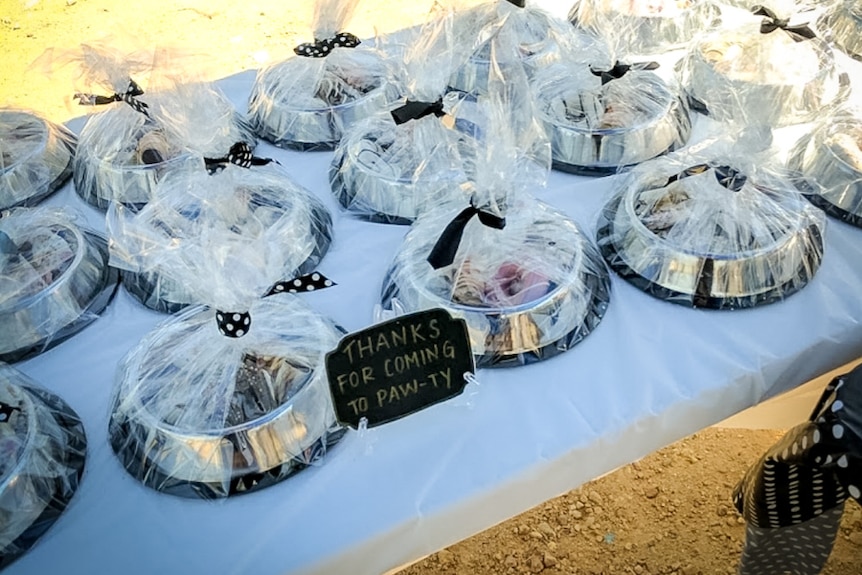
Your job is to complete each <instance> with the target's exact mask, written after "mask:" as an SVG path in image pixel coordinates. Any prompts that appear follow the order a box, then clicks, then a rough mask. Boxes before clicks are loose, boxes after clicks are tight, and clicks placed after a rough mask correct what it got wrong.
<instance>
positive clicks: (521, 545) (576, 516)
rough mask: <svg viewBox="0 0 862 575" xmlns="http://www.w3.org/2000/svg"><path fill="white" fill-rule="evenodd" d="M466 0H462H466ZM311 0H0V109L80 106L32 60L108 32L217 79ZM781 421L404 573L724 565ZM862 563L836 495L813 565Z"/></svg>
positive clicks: (64, 82) (631, 469)
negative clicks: (748, 482)
mask: <svg viewBox="0 0 862 575" xmlns="http://www.w3.org/2000/svg"><path fill="white" fill-rule="evenodd" d="M474 3H475V0H474ZM430 4H431V1H430V0H424V1H416V0H412V1H410V2H407V1H403V0H364V1H363V2H361V4H360V6H359V8H358V10H357V14H356V17H355V19H354V23H353V24H352V25H351V26H350V27H349V29H350V30H351V31H352V32H354V33H355V34H358V35H359V36H368V35H371V34H373V33H374V31H375V30H378V31H381V32H389V31H392V30H395V29H398V28H401V27H404V26H408V25H412V24H415V23H418V22H419V21H421V20H422V19H423V17H424V15H425V14H426V13H427V10H428V8H429V7H430ZM310 16H311V1H310V0H301V1H300V0H293V1H288V2H284V1H275V0H269V1H264V0H244V1H243V2H230V1H227V0H208V1H200V0H179V1H171V0H146V1H137V2H130V3H119V2H115V1H109V0H43V1H41V2H32V1H31V2H29V6H28V3H27V2H25V1H24V0H0V53H2V55H3V56H2V57H3V73H2V76H0V106H2V105H14V106H23V107H27V108H30V109H33V110H37V111H39V112H41V113H42V114H44V115H46V116H48V117H49V118H51V119H53V120H56V121H65V120H68V119H69V118H71V117H74V116H78V115H80V110H79V109H75V108H74V106H73V105H72V103H71V94H72V93H73V92H74V86H75V81H74V77H73V75H72V74H71V71H70V70H68V69H60V70H55V71H54V73H53V74H52V75H51V76H47V75H45V74H44V73H43V72H44V70H42V69H40V68H39V67H38V66H37V67H36V68H34V67H32V66H31V63H32V62H33V61H34V60H36V59H37V58H38V57H39V56H40V54H42V53H43V52H44V51H45V50H46V49H48V48H52V47H53V48H55V49H56V50H58V51H59V52H62V51H63V50H68V49H71V48H74V47H75V46H77V45H79V44H80V43H82V42H92V41H94V40H98V39H100V38H102V37H104V36H106V35H108V34H110V35H111V36H112V37H113V38H114V39H116V40H117V41H119V42H121V43H123V44H125V45H134V44H137V45H138V47H146V46H148V45H158V46H160V47H167V48H170V49H176V50H181V51H184V52H190V51H191V52H200V53H206V52H209V55H208V56H207V57H206V58H198V59H196V60H195V66H194V68H193V72H194V73H195V74H198V75H199V76H200V77H201V78H207V79H216V78H220V77H224V76H228V75H230V74H232V73H235V72H239V71H242V70H245V69H249V68H257V67H259V66H260V65H261V64H264V63H266V62H269V61H272V60H276V59H281V58H284V57H286V56H288V55H289V54H290V53H291V51H292V48H293V46H294V45H296V44H297V43H298V42H300V41H305V40H307V39H308V34H307V31H308V30H309V20H310ZM781 433H782V431H780V430H766V431H763V430H761V431H752V430H739V429H732V430H731V429H717V428H712V429H707V430H705V431H703V432H701V433H699V434H697V435H695V436H692V437H690V438H687V439H685V440H683V441H681V442H679V443H677V444H674V445H672V446H669V447H667V448H665V449H663V450H661V451H659V452H657V453H655V454H653V455H651V456H649V457H647V458H645V459H644V460H642V461H640V462H638V463H635V464H632V465H629V466H627V467H625V468H623V469H620V470H619V471H617V472H615V473H613V474H611V475H608V476H606V477H603V478H601V479H599V480H597V481H594V482H592V483H590V484H588V485H585V486H584V487H583V488H581V489H579V490H576V491H573V492H571V493H568V494H565V495H563V496H562V497H560V498H557V499H554V500H552V501H549V502H547V503H545V504H543V505H541V506H539V507H538V508H535V509H533V510H531V511H529V512H527V513H525V514H523V515H521V516H518V517H515V518H513V519H511V520H510V521H507V522H505V523H503V524H501V525H498V526H496V527H494V528H492V529H489V530H488V531H485V532H483V533H480V534H478V535H476V536H475V537H473V538H471V539H468V540H467V541H464V542H462V543H460V544H458V545H455V546H453V547H451V548H449V549H447V550H443V551H440V552H439V553H435V554H434V555H432V556H431V557H429V558H427V559H426V560H424V561H422V562H420V563H417V564H415V565H413V566H411V567H409V568H407V569H406V571H405V572H404V575H431V574H440V575H444V574H459V575H462V574H463V575H484V574H488V575H491V574H522V573H545V574H547V575H576V574H603V575H610V574H614V575H617V574H631V573H633V574H636V575H658V574H665V575H671V574H673V575H693V574H702V575H712V574H719V575H725V574H727V575H730V574H732V573H735V566H736V563H737V560H738V557H739V552H740V549H741V546H742V541H743V534H744V526H743V525H742V524H741V520H740V519H739V518H738V517H737V515H736V513H735V511H734V510H733V509H732V507H731V505H730V496H731V490H732V488H733V486H734V485H735V483H736V482H737V480H738V479H739V478H740V477H741V476H742V475H743V473H744V472H745V470H746V468H747V467H748V466H749V465H751V464H752V463H753V462H754V461H756V460H757V458H758V457H759V455H760V454H761V453H762V452H763V451H764V450H765V449H766V448H767V447H768V446H769V445H771V444H772V443H773V442H774V441H775V440H776V439H777V438H778V437H779V436H780V435H781ZM860 572H862V510H860V509H859V507H858V506H857V505H856V504H851V505H848V507H847V511H846V512H845V515H844V521H843V524H842V528H841V532H840V534H839V537H838V541H837V544H836V547H835V550H834V552H833V554H832V557H831V558H830V561H829V564H828V567H827V569H826V571H825V573H827V574H829V575H859V573H860Z"/></svg>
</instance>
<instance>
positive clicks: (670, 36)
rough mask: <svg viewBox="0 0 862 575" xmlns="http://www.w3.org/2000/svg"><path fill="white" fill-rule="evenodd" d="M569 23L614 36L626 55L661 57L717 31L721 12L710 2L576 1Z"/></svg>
mask: <svg viewBox="0 0 862 575" xmlns="http://www.w3.org/2000/svg"><path fill="white" fill-rule="evenodd" d="M569 20H570V21H571V22H572V24H574V25H575V26H577V27H579V28H584V29H587V30H591V31H593V32H595V33H598V34H601V35H605V36H612V38H613V39H614V40H615V41H619V42H621V43H622V44H623V45H624V46H625V51H626V52H627V53H630V54H635V55H659V54H663V53H665V52H667V51H670V50H675V49H679V48H683V47H685V46H686V44H688V42H690V41H691V40H692V39H693V38H696V37H697V36H698V35H699V34H702V33H703V32H706V31H708V30H710V29H713V28H715V27H717V26H718V25H719V23H720V21H721V9H720V7H719V6H718V5H717V3H715V2H712V1H710V0H576V2H575V3H574V5H573V6H572V9H571V10H570V12H569Z"/></svg>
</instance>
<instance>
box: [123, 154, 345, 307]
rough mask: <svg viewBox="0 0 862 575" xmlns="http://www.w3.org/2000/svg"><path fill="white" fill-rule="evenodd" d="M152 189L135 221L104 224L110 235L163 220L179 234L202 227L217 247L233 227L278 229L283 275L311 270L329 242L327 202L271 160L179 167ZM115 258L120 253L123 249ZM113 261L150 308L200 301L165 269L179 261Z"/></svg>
mask: <svg viewBox="0 0 862 575" xmlns="http://www.w3.org/2000/svg"><path fill="white" fill-rule="evenodd" d="M213 178H218V179H220V180H229V184H228V185H226V186H220V187H219V190H221V191H222V193H219V192H217V191H213ZM156 194H157V195H158V196H159V198H160V199H159V201H157V202H153V203H150V204H148V205H147V206H145V207H143V208H142V209H141V210H140V211H138V212H137V213H136V214H135V216H134V219H133V222H131V223H125V224H123V225H119V226H114V225H113V223H111V224H109V229H110V231H111V234H112V237H116V234H124V233H127V232H126V230H127V228H128V225H132V226H134V228H136V229H139V228H141V227H145V228H148V229H150V230H151V231H152V233H158V230H160V229H164V228H165V227H166V228H167V229H171V230H175V231H177V232H178V235H179V239H183V238H185V237H194V236H195V235H197V234H206V235H207V237H208V238H210V239H211V240H212V246H213V249H218V246H219V245H222V243H223V242H228V241H230V238H231V237H232V236H233V235H234V234H237V233H239V234H241V235H248V236H262V235H264V234H267V233H271V232H272V231H277V234H276V235H273V241H278V242H280V243H281V244H282V245H283V249H281V250H280V252H279V253H281V255H282V258H283V259H282V261H280V262H278V265H279V267H280V269H281V273H282V277H284V278H289V277H293V276H294V275H302V274H305V273H308V272H311V271H313V270H314V269H315V268H316V267H317V265H318V263H320V260H321V259H323V256H324V255H326V252H327V251H328V250H329V246H330V244H331V243H332V218H331V216H330V215H329V212H328V210H327V209H326V206H324V205H323V203H322V202H321V201H320V200H318V199H317V198H316V197H315V196H314V195H312V194H311V193H310V192H309V191H308V190H306V189H304V188H302V187H300V186H299V185H297V184H296V183H294V181H293V180H292V179H291V178H290V176H289V175H288V174H287V173H286V172H285V171H284V170H283V169H281V168H280V167H278V166H275V165H273V164H270V165H268V166H261V167H254V168H251V169H247V170H246V169H243V168H239V167H236V166H228V167H227V168H225V171H224V172H223V173H221V174H217V175H213V176H211V175H209V174H207V172H206V171H204V170H203V169H201V168H198V169H195V170H192V171H189V172H183V171H177V172H174V173H173V174H171V175H170V176H168V177H167V178H166V179H165V180H164V181H162V182H161V183H160V185H159V188H158V190H157V192H156ZM109 221H112V219H111V218H109ZM113 221H116V220H113ZM133 233H137V232H133ZM115 258H116V259H120V258H122V253H118V254H115ZM116 265H118V266H120V267H122V268H123V273H122V282H123V285H124V286H125V288H126V289H127V290H128V291H129V292H130V293H131V294H132V295H133V296H135V298H137V299H138V300H139V301H140V302H141V303H143V304H144V305H145V306H146V307H148V308H150V309H154V310H156V311H161V312H166V313H176V312H177V311H179V310H181V309H183V308H184V307H186V306H188V305H191V304H195V303H203V302H202V301H201V300H200V299H198V298H196V297H195V295H194V293H193V292H192V291H191V290H189V289H188V288H186V287H185V286H184V285H183V284H182V283H180V282H177V281H175V280H174V279H173V277H174V276H175V275H176V274H175V273H174V272H173V271H171V270H170V269H169V268H170V266H172V265H174V266H182V265H183V263H182V262H181V261H178V260H171V259H167V260H165V261H163V262H153V267H150V268H139V267H137V266H136V265H135V262H134V261H126V262H123V263H117V264H116Z"/></svg>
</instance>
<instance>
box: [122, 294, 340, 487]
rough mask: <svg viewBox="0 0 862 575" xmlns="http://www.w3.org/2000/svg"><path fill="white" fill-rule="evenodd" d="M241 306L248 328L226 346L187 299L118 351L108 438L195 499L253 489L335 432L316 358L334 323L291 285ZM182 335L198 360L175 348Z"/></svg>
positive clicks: (336, 335) (330, 343)
mask: <svg viewBox="0 0 862 575" xmlns="http://www.w3.org/2000/svg"><path fill="white" fill-rule="evenodd" d="M249 313H250V314H251V317H252V318H253V323H252V327H251V331H249V333H248V335H246V336H244V337H243V338H241V339H237V340H227V343H228V344H230V345H225V342H224V340H225V339H226V338H224V336H222V335H220V334H219V333H218V331H217V329H216V322H215V314H216V312H215V310H211V309H209V308H205V307H201V306H196V307H193V308H189V309H187V310H185V311H184V312H182V313H181V314H180V315H177V316H173V317H171V318H170V319H169V320H168V321H166V322H165V323H163V324H162V325H161V326H159V327H158V328H156V330H154V331H153V332H151V333H150V334H149V335H148V336H147V337H145V338H144V340H143V341H142V342H141V344H140V345H139V346H138V348H137V349H135V350H133V351H132V352H131V353H130V354H129V355H128V356H127V357H126V359H125V360H124V361H123V363H122V365H121V370H120V376H119V378H120V379H119V385H118V388H117V392H116V394H115V399H114V404H113V409H112V414H111V420H110V424H109V435H110V441H111V445H112V447H113V449H114V452H115V453H116V454H117V456H118V457H119V458H120V461H121V462H122V464H123V466H124V467H125V468H126V470H127V471H128V472H129V473H130V474H131V475H133V476H134V477H135V478H137V479H138V480H140V481H141V482H143V483H144V484H145V485H147V486H148V487H151V488H153V489H156V490H158V491H163V492H166V493H170V494H173V495H179V496H183V497H200V498H204V499H212V498H220V497H227V496H230V495H236V494H240V493H245V492H249V491H253V490H257V489H261V488H264V487H267V486H269V485H273V484H274V483H276V482H278V481H281V480H283V479H285V478H286V477H288V476H289V475H291V474H293V473H294V472H296V471H299V470H301V469H303V468H304V467H307V466H308V465H310V464H311V463H314V462H315V461H317V460H318V459H319V457H321V456H322V455H323V453H324V452H325V450H326V449H327V447H329V446H331V445H333V444H334V443H335V442H336V441H338V439H340V438H341V436H342V435H343V433H344V430H343V429H341V428H340V427H338V426H337V425H336V422H335V415H334V411H333V408H332V403H331V397H330V394H329V388H328V385H327V380H326V373H325V368H324V357H325V355H326V353H327V352H328V351H329V350H330V349H333V348H334V347H335V346H336V345H337V343H338V340H339V339H340V338H341V336H342V333H343V332H342V331H340V330H339V329H338V328H337V327H336V326H335V325H334V324H332V323H331V322H330V321H329V320H327V319H325V318H323V317H321V316H319V315H317V314H316V313H314V312H313V311H311V310H310V309H309V308H307V307H306V306H304V305H303V304H302V303H301V302H299V300H298V299H297V298H296V297H294V296H290V295H279V296H274V297H269V298H266V299H263V300H259V301H257V302H256V303H255V304H254V305H253V306H252V308H251V309H250V310H249ZM188 346H193V347H194V346H198V348H199V350H200V351H201V353H200V356H199V357H198V358H197V363H196V362H195V361H189V358H188V357H187V356H186V355H185V354H182V353H177V351H176V349H177V347H188ZM264 350H265V351H264Z"/></svg>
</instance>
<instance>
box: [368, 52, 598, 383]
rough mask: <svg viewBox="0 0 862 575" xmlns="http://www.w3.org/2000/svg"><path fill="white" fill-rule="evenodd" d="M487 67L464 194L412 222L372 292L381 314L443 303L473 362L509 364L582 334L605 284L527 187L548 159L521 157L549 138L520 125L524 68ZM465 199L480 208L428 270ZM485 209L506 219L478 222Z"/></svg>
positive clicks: (546, 353)
mask: <svg viewBox="0 0 862 575" xmlns="http://www.w3.org/2000/svg"><path fill="white" fill-rule="evenodd" d="M493 70H494V71H493V72H492V82H491V83H490V84H489V87H490V88H491V89H490V91H489V93H488V95H487V96H486V97H485V98H484V99H483V100H482V103H483V104H484V108H485V109H484V112H485V115H486V118H487V121H486V123H485V124H484V125H483V126H482V129H483V131H484V135H485V138H484V139H483V141H482V142H481V145H480V146H479V147H478V150H477V156H476V165H475V168H474V170H473V180H472V182H471V187H472V192H473V193H472V197H471V200H470V202H469V204H468V203H467V202H464V203H462V205H460V206H457V205H447V206H441V207H440V208H439V209H436V210H431V211H428V212H426V213H425V214H423V215H421V216H420V217H419V218H418V219H417V220H416V222H415V223H414V224H413V226H412V227H411V229H410V231H409V232H408V234H407V237H406V239H405V241H404V244H403V245H402V246H401V248H400V249H399V251H398V253H397V255H396V256H395V259H394V262H393V263H392V265H391V266H390V268H389V270H388V272H387V275H386V278H385V280H384V285H383V290H382V296H381V300H382V308H383V310H384V312H385V311H389V312H395V313H396V314H401V313H410V312H413V311H418V310H422V309H429V308H434V307H442V308H444V309H447V310H448V311H449V312H450V313H452V314H453V315H455V316H457V317H462V318H464V319H465V320H466V321H467V325H468V328H469V331H470V339H471V343H472V345H473V352H474V354H475V355H476V356H477V364H478V365H480V366H512V365H523V364H527V363H531V362H534V361H539V360H542V359H545V358H548V357H551V356H553V355H556V354H558V353H560V352H563V351H566V350H568V349H570V348H571V347H572V346H573V345H575V344H576V343H577V342H579V341H580V340H581V339H582V338H583V337H585V336H586V335H587V334H589V333H590V332H591V331H592V330H593V329H594V328H595V327H596V326H597V325H598V323H599V321H600V320H601V317H602V315H603V314H604V311H605V309H606V307H607V303H608V301H609V290H610V285H609V280H608V276H607V272H606V270H605V267H604V264H603V263H602V261H601V258H600V257H599V255H598V252H597V251H596V250H595V248H594V247H592V245H591V244H590V242H589V241H588V240H587V238H586V237H584V235H583V234H582V233H581V232H580V231H579V229H578V226H577V225H576V224H575V223H574V222H572V221H571V220H569V219H568V218H566V217H565V216H563V215H562V214H561V213H559V212H557V211H556V210H554V209H553V208H551V207H549V206H547V205H546V204H543V203H541V202H539V201H537V200H536V199H535V198H533V196H532V195H531V192H533V191H537V189H538V188H540V187H541V186H542V185H543V183H544V180H543V178H544V177H546V176H547V172H548V168H549V166H548V163H547V162H545V163H543V164H540V163H537V162H536V159H535V158H536V157H535V156H532V157H530V156H527V153H528V152H527V151H528V150H532V151H534V152H535V150H538V149H544V150H546V151H547V148H548V144H547V140H546V139H545V138H544V134H543V133H542V132H541V130H536V131H528V130H525V129H524V128H525V126H527V125H528V121H527V119H526V117H522V116H521V115H522V114H532V111H531V110H532V108H531V105H532V100H531V97H530V92H529V88H528V86H527V78H526V74H525V73H524V72H523V70H521V71H520V74H517V73H513V72H512V71H511V70H508V71H507V73H508V76H505V77H502V76H497V73H498V72H499V71H501V68H499V67H494V68H493ZM544 158H546V159H547V155H546V156H544ZM468 205H472V208H468V209H479V210H481V211H482V212H484V214H482V213H478V214H475V213H474V216H476V217H472V216H471V217H470V219H468V220H467V221H466V225H464V226H463V228H462V230H463V234H462V236H461V237H460V239H459V241H458V242H456V245H454V248H455V249H454V252H452V254H453V258H452V261H451V263H446V262H439V263H438V264H437V265H436V269H435V267H434V266H432V264H431V263H429V257H430V256H431V255H432V252H436V251H437V247H438V242H441V241H442V240H441V236H444V237H445V236H446V235H447V234H445V233H444V229H446V230H447V231H448V230H450V229H451V227H450V223H451V224H454V223H455V222H456V221H457V219H458V218H460V217H461V216H462V215H463V214H464V213H465V212H464V211H462V210H465V208H467V207H468ZM487 216H496V217H503V218H505V222H497V225H496V226H492V225H487V224H486V222H485V218H486V217H487ZM462 221H463V220H462ZM500 224H503V225H502V226H501V225H500ZM501 227H502V229H500V228H501ZM441 264H442V265H441Z"/></svg>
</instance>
